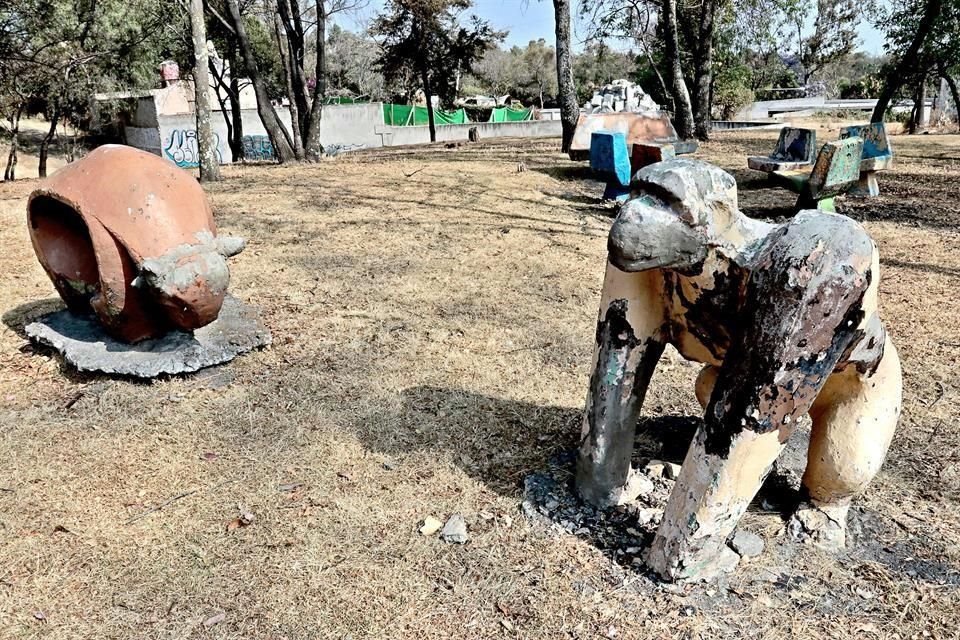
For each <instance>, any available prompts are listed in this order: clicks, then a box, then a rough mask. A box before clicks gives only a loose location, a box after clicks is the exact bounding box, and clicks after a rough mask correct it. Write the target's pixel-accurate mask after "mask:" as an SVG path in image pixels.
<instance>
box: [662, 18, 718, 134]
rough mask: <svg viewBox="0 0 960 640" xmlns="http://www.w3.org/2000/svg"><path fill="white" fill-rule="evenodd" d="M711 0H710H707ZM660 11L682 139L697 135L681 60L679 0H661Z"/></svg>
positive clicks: (675, 112)
mask: <svg viewBox="0 0 960 640" xmlns="http://www.w3.org/2000/svg"><path fill="white" fill-rule="evenodd" d="M707 1H709V0H707ZM661 2H662V7H663V8H662V10H661V12H660V16H661V19H662V20H663V41H664V52H663V57H664V63H665V64H666V66H667V82H668V86H669V88H670V94H671V95H672V96H673V104H674V113H673V126H674V127H675V128H676V130H677V135H678V136H680V138H681V139H682V140H686V139H689V138H692V137H693V136H694V135H695V131H694V120H693V107H692V105H691V103H690V92H689V91H688V90H687V85H686V82H684V78H683V66H682V63H681V61H680V34H679V28H678V26H677V0H661Z"/></svg>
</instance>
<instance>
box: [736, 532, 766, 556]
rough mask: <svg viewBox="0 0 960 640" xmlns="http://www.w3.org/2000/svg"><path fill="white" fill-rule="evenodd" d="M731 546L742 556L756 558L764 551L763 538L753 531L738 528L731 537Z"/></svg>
mask: <svg viewBox="0 0 960 640" xmlns="http://www.w3.org/2000/svg"><path fill="white" fill-rule="evenodd" d="M730 547H731V548H732V549H733V550H734V551H736V552H737V553H738V554H739V555H740V557H741V558H755V557H757V556H759V555H760V554H761V553H763V548H764V542H763V538H761V537H760V536H758V535H757V534H755V533H753V532H751V531H743V530H741V529H738V530H737V532H736V533H734V534H733V537H732V538H731V539H730Z"/></svg>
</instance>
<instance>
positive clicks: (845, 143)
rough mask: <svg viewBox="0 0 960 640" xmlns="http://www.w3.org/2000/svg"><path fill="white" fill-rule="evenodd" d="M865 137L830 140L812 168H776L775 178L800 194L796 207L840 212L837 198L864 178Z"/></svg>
mask: <svg viewBox="0 0 960 640" xmlns="http://www.w3.org/2000/svg"><path fill="white" fill-rule="evenodd" d="M862 153H863V140H861V139H860V138H846V139H844V140H837V141H836V142H828V143H827V144H825V145H823V147H822V148H821V149H820V153H818V154H817V159H816V162H814V164H813V168H812V169H788V170H785V171H774V172H773V173H771V174H770V176H771V178H773V180H774V181H775V182H776V183H777V184H778V185H780V186H781V187H784V188H786V189H789V190H791V191H793V192H794V193H797V194H799V196H798V198H797V204H796V209H797V211H802V210H803V209H820V210H821V211H833V212H835V211H836V206H835V203H834V198H835V197H836V196H838V195H840V194H841V193H845V192H847V191H849V190H850V189H851V188H852V187H854V186H855V185H856V184H857V182H858V181H859V180H860V157H861V154H862Z"/></svg>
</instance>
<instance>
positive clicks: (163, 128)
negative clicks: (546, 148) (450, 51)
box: [125, 98, 561, 167]
mask: <svg viewBox="0 0 960 640" xmlns="http://www.w3.org/2000/svg"><path fill="white" fill-rule="evenodd" d="M141 102H142V103H143V104H142V105H141V106H140V108H138V118H136V119H135V120H136V122H135V124H137V125H138V126H128V127H126V129H125V136H126V142H127V144H129V145H131V146H134V147H138V148H140V149H144V150H145V151H150V152H151V153H156V154H157V155H159V156H163V157H165V158H167V159H169V160H170V161H172V162H174V163H176V164H177V165H178V166H181V167H196V166H197V165H198V163H199V151H198V147H197V134H196V121H195V118H194V116H193V114H192V113H179V114H175V115H164V114H162V113H161V114H159V115H153V114H152V113H151V111H152V110H151V108H150V104H151V103H152V102H153V100H152V98H146V99H144V100H142V101H141ZM154 113H155V112H154ZM277 115H278V116H279V117H280V120H281V121H282V122H283V124H284V126H286V127H287V131H290V130H291V128H290V111H289V110H288V109H287V108H286V107H279V108H277ZM139 116H143V117H142V118H140V117H139ZM150 116H152V117H153V119H155V120H156V122H157V124H156V126H144V124H141V120H142V121H143V122H144V123H149V121H150V119H151V117H150ZM241 120H242V122H243V142H244V152H245V155H246V156H247V159H250V160H270V159H271V158H272V157H273V147H272V145H271V144H270V141H269V138H267V135H266V131H265V130H264V128H263V124H262V123H261V122H260V116H259V114H258V113H257V111H256V109H244V110H242V111H241ZM210 125H211V127H212V129H213V137H214V142H215V143H216V147H217V157H218V159H219V161H220V163H221V164H229V163H230V162H231V161H232V158H233V154H232V153H231V151H230V145H229V142H228V138H227V124H226V120H225V119H224V118H223V114H222V113H221V112H220V111H214V112H213V113H211V118H210ZM473 127H476V128H477V129H478V130H479V132H480V139H481V140H483V139H489V138H498V137H518V138H540V137H555V136H559V135H560V134H561V125H560V121H559V120H528V121H526V122H498V123H493V122H477V123H470V124H463V125H440V126H438V127H437V140H438V141H441V142H448V141H455V140H467V138H468V135H469V131H470V129H471V128H473ZM320 141H321V142H322V143H323V145H324V147H326V148H327V149H328V150H331V151H332V150H335V149H336V150H340V151H351V150H354V149H364V148H377V147H382V146H397V145H408V144H426V143H429V142H430V129H429V127H426V126H418V127H388V126H385V125H384V124H383V105H382V104H381V103H379V102H375V103H370V104H358V105H328V106H326V107H324V108H323V121H322V124H321V127H320Z"/></svg>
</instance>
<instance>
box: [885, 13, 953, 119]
mask: <svg viewBox="0 0 960 640" xmlns="http://www.w3.org/2000/svg"><path fill="white" fill-rule="evenodd" d="M942 10H943V0H927V3H926V5H925V6H924V10H923V17H921V18H920V24H919V26H918V27H917V32H916V33H915V34H914V36H913V41H911V42H910V46H909V47H907V50H906V52H904V54H903V55H902V56H900V58H899V59H898V60H897V62H896V64H894V65H893V66H892V67H890V69H889V70H888V71H887V76H886V77H885V78H884V80H883V89H882V90H881V91H880V97H879V98H878V99H877V106H876V107H874V109H873V115H872V116H871V117H870V122H883V116H884V114H885V113H886V112H887V107H888V106H889V105H890V100H891V99H893V96H894V95H896V93H897V90H898V89H899V88H900V87H901V86H902V85H903V81H904V78H906V77H908V76H909V73H908V72H909V71H910V68H911V67H912V66H914V65H915V64H917V54H918V53H920V48H921V47H922V46H923V43H924V41H925V40H926V39H927V35H928V34H929V33H930V30H931V29H932V28H933V24H934V23H935V22H936V21H937V19H938V18H939V17H940V12H941V11H942Z"/></svg>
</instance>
